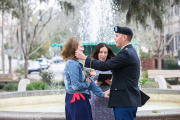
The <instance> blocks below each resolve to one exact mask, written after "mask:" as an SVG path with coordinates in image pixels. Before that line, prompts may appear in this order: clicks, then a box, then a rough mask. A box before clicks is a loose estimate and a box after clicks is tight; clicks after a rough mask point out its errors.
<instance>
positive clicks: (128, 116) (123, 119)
mask: <svg viewBox="0 0 180 120" xmlns="http://www.w3.org/2000/svg"><path fill="white" fill-rule="evenodd" d="M113 110H114V116H115V119H116V120H135V119H136V112H137V107H116V108H113Z"/></svg>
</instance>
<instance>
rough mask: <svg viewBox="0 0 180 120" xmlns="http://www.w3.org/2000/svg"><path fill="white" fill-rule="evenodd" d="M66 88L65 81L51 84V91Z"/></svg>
mask: <svg viewBox="0 0 180 120" xmlns="http://www.w3.org/2000/svg"><path fill="white" fill-rule="evenodd" d="M64 88H65V84H64V81H60V82H57V81H52V82H51V89H64Z"/></svg>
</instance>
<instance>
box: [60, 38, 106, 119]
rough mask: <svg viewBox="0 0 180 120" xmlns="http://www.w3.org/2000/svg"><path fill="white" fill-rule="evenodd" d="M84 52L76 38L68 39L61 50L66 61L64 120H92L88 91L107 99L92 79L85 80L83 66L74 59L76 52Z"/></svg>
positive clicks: (78, 39)
mask: <svg viewBox="0 0 180 120" xmlns="http://www.w3.org/2000/svg"><path fill="white" fill-rule="evenodd" d="M77 49H78V50H80V51H84V48H83V44H82V40H81V39H80V38H78V37H71V38H69V39H68V41H67V42H66V44H65V45H64V46H63V49H62V57H63V60H64V61H67V63H66V66H65V68H64V74H63V78H64V83H65V90H66V98H65V102H66V105H65V112H66V120H93V119H92V112H91V106H90V103H89V96H90V90H91V91H92V92H93V93H94V94H95V95H97V96H99V97H106V98H108V97H109V96H108V94H109V92H102V90H101V89H100V88H99V86H97V84H96V83H95V82H94V80H93V79H92V78H90V79H89V78H85V74H84V73H83V71H82V67H83V65H82V64H81V63H79V61H78V60H77V59H76V57H75V51H76V50H77Z"/></svg>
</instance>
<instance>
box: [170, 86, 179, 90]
mask: <svg viewBox="0 0 180 120" xmlns="http://www.w3.org/2000/svg"><path fill="white" fill-rule="evenodd" d="M171 88H172V89H175V90H180V85H171Z"/></svg>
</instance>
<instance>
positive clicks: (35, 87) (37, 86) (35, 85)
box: [26, 81, 49, 90]
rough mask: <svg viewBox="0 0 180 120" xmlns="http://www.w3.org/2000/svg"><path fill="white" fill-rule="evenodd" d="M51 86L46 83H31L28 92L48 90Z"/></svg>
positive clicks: (27, 88)
mask: <svg viewBox="0 0 180 120" xmlns="http://www.w3.org/2000/svg"><path fill="white" fill-rule="evenodd" d="M48 88H49V86H48V84H47V83H45V82H41V81H37V82H31V83H30V84H28V85H27V87H26V90H46V89H48Z"/></svg>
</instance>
